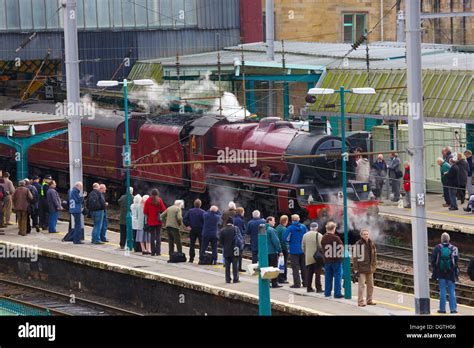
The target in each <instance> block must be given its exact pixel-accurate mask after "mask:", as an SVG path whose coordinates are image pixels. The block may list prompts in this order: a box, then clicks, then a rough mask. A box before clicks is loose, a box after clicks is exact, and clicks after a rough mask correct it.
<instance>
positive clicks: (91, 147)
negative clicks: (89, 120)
mask: <svg viewBox="0 0 474 348" xmlns="http://www.w3.org/2000/svg"><path fill="white" fill-rule="evenodd" d="M95 136H96V135H95V133H94V132H89V155H90V156H91V157H93V156H94V150H95Z"/></svg>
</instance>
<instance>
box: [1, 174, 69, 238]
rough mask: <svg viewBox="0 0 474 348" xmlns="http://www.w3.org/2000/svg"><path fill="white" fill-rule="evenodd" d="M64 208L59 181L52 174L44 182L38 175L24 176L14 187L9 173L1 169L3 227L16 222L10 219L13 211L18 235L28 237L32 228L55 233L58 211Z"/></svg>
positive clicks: (46, 176)
mask: <svg viewBox="0 0 474 348" xmlns="http://www.w3.org/2000/svg"><path fill="white" fill-rule="evenodd" d="M63 209H64V207H63V205H62V202H61V199H60V197H59V194H58V192H57V191H56V182H55V181H54V180H53V179H52V177H51V176H50V175H45V176H44V178H43V180H42V181H41V182H40V178H39V177H38V176H33V177H31V178H25V179H23V180H20V181H19V182H18V186H17V187H16V188H15V185H14V184H13V182H12V181H11V180H10V174H9V173H8V172H1V177H0V227H6V226H9V225H13V224H14V222H12V220H11V218H12V212H13V211H14V212H15V215H16V219H17V223H18V234H19V235H21V236H26V235H27V234H29V233H30V232H31V229H32V228H35V229H36V231H37V232H40V231H41V230H48V232H50V233H56V232H57V231H56V225H57V221H58V215H59V211H61V210H63ZM0 234H3V232H0Z"/></svg>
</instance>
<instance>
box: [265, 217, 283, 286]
mask: <svg viewBox="0 0 474 348" xmlns="http://www.w3.org/2000/svg"><path fill="white" fill-rule="evenodd" d="M274 227H275V218H274V217H273V216H269V217H267V223H266V224H265V229H266V231H267V245H268V265H269V266H271V267H278V257H279V256H283V253H282V252H281V245H280V240H279V239H278V236H277V233H276V231H275V228H274ZM271 283H272V288H281V287H282V285H279V284H278V277H277V278H273V279H272V281H271Z"/></svg>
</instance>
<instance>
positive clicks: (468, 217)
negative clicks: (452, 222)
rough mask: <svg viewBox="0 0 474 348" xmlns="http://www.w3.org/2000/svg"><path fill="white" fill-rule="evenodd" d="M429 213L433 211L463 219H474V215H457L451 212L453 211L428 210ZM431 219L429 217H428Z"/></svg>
mask: <svg viewBox="0 0 474 348" xmlns="http://www.w3.org/2000/svg"><path fill="white" fill-rule="evenodd" d="M428 213H433V214H440V215H447V216H452V217H456V218H462V219H471V220H474V217H473V216H466V215H456V214H451V213H445V212H442V211H439V212H438V211H428ZM428 220H429V218H428ZM459 223H460V224H462V222H459Z"/></svg>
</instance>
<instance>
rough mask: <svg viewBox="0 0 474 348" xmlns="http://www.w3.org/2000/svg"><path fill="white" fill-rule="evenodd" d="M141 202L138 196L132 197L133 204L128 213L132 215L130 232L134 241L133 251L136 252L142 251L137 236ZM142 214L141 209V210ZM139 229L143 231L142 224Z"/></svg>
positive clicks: (140, 197)
mask: <svg viewBox="0 0 474 348" xmlns="http://www.w3.org/2000/svg"><path fill="white" fill-rule="evenodd" d="M141 200H142V196H140V195H139V194H137V195H135V197H133V204H132V205H131V206H130V212H131V214H132V231H133V240H134V247H133V249H134V250H135V251H136V252H139V251H143V248H141V249H140V246H141V244H140V240H139V236H138V231H139V230H140V217H139V210H140V202H141ZM142 212H143V209H142ZM141 229H143V224H142V227H141Z"/></svg>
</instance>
